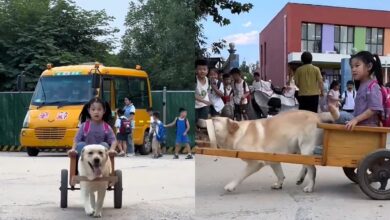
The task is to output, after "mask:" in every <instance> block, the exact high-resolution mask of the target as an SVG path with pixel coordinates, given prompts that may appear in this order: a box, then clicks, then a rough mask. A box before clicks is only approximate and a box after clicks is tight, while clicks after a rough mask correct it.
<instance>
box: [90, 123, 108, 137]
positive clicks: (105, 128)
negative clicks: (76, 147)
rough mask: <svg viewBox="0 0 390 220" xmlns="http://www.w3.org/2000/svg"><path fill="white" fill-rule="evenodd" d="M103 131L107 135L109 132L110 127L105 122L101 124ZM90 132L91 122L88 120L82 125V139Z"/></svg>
mask: <svg viewBox="0 0 390 220" xmlns="http://www.w3.org/2000/svg"><path fill="white" fill-rule="evenodd" d="M103 129H104V134H108V132H109V131H110V125H109V124H107V123H106V122H105V121H104V122H103ZM90 130H91V121H90V120H87V121H86V122H85V124H84V129H83V131H84V137H86V136H87V135H88V133H89V131H90Z"/></svg>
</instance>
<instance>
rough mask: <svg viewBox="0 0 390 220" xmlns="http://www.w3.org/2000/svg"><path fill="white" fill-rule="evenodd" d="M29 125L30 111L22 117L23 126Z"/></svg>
mask: <svg viewBox="0 0 390 220" xmlns="http://www.w3.org/2000/svg"><path fill="white" fill-rule="evenodd" d="M29 125H30V111H28V112H27V114H26V116H25V117H24V121H23V128H28V126H29Z"/></svg>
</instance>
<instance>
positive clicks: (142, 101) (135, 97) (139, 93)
mask: <svg viewBox="0 0 390 220" xmlns="http://www.w3.org/2000/svg"><path fill="white" fill-rule="evenodd" d="M129 86H130V95H129V96H130V100H131V101H132V102H133V103H134V106H135V107H136V108H141V109H145V108H148V107H149V91H148V86H147V80H146V78H135V77H131V78H129Z"/></svg>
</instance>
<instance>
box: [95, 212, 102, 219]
mask: <svg viewBox="0 0 390 220" xmlns="http://www.w3.org/2000/svg"><path fill="white" fill-rule="evenodd" d="M93 217H94V218H101V217H102V213H101V212H96V213H94V214H93Z"/></svg>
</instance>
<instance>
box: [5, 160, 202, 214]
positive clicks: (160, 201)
mask: <svg viewBox="0 0 390 220" xmlns="http://www.w3.org/2000/svg"><path fill="white" fill-rule="evenodd" d="M115 163H116V169H120V170H122V173H123V206H122V209H114V208H113V192H112V191H110V192H107V194H106V197H105V201H104V206H103V218H102V219H126V220H132V219H134V220H138V219H140V220H141V219H142V220H148V219H180V220H182V219H190V218H191V217H190V216H193V215H194V206H195V199H194V197H195V190H194V189H195V175H194V169H195V168H194V167H195V162H194V160H185V159H184V156H181V158H180V159H179V160H173V159H172V156H171V155H167V156H164V157H163V158H160V159H157V160H155V159H151V158H150V157H147V156H142V157H141V156H136V157H128V158H120V157H117V158H116V160H115ZM68 167H69V158H68V157H66V156H65V154H58V153H57V154H53V153H41V154H40V155H39V156H38V157H28V156H27V155H26V153H5V152H2V153H0V220H6V219H7V220H8V219H12V220H14V219H18V220H21V219H23V220H24V219H29V220H30V219H31V220H38V219H39V220H46V219H48V220H53V219H56V220H60V219H64V220H65V219H66V220H69V219H74V220H76V219H77V220H79V219H91V217H87V216H86V215H85V213H84V208H83V205H82V202H81V200H80V199H81V196H80V191H69V194H68V208H65V209H62V208H60V207H59V205H60V204H59V203H60V191H59V186H60V172H61V169H69V168H68Z"/></svg>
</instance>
